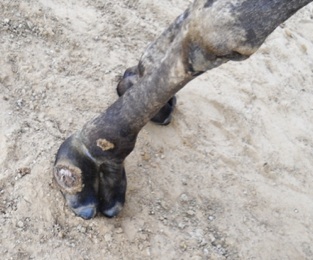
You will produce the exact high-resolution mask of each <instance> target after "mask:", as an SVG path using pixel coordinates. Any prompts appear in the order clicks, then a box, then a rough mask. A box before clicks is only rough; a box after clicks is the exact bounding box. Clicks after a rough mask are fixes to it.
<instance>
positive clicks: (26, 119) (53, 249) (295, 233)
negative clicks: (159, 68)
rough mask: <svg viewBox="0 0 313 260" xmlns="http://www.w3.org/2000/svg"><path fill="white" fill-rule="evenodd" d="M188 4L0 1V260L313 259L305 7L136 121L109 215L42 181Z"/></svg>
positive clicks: (312, 75) (312, 95)
mask: <svg viewBox="0 0 313 260" xmlns="http://www.w3.org/2000/svg"><path fill="white" fill-rule="evenodd" d="M188 4H189V2H188V1H183V0H180V1H179V0H158V1H156V0H142V1H138V0H122V1H100V0H95V1H94V0H87V1H81V0H76V1H74V0H70V1H65V0H55V1H45V0H39V1H33V0H29V1H10V0H2V1H1V2H0V106H1V110H0V118H1V121H0V123H1V124H0V243H1V246H0V259H193V260H195V259H313V228H312V222H313V206H312V201H313V189H312V186H313V174H312V169H313V138H312V133H313V111H312V110H313V5H310V6H307V7H306V8H305V9H303V10H301V12H299V13H297V14H296V15H295V16H294V17H293V18H292V19H290V20H289V21H288V22H286V23H285V24H283V25H282V26H280V27H279V28H278V29H277V30H276V31H275V32H274V33H273V34H272V35H271V36H270V37H269V38H268V39H267V41H266V43H265V44H264V45H263V46H262V48H261V49H260V50H259V51H258V52H257V53H256V54H255V55H253V57H251V58H250V59H249V60H248V61H244V62H242V63H238V62H237V63H235V62H231V63H228V64H226V65H223V66H222V67H220V68H218V69H215V70H212V71H210V72H207V73H205V75H202V76H201V77H200V78H198V79H196V80H194V81H193V82H191V83H190V84H189V85H188V86H186V87H185V88H184V89H183V90H182V91H181V92H179V93H178V104H177V109H176V111H175V113H174V119H173V122H172V123H171V125H169V126H167V127H161V126H156V125H153V124H152V123H149V124H148V125H147V126H146V127H145V128H144V129H143V130H142V132H141V133H140V136H139V138H138V143H137V146H136V148H135V150H134V151H133V153H132V154H131V155H130V156H129V157H128V158H127V161H126V170H127V174H128V191H127V203H126V205H125V208H124V209H123V211H122V213H121V214H120V215H119V216H118V217H117V218H114V219H107V218H105V217H102V216H97V217H96V218H95V219H92V220H89V221H84V220H82V219H80V218H78V217H76V216H74V214H73V213H72V212H71V211H70V210H69V209H68V208H67V207H66V205H65V204H64V201H63V198H62V196H61V194H60V192H59V191H58V190H57V189H56V187H55V186H54V185H53V182H52V164H53V161H54V156H55V153H56V151H57V149H58V147H59V145H60V144H61V143H62V141H63V140H64V139H65V138H66V137H68V136H69V135H70V134H71V133H73V132H74V131H75V130H77V129H79V128H81V127H82V125H83V124H84V123H85V122H86V121H88V120H89V119H91V118H93V117H94V116H96V115H97V114H98V113H99V112H100V111H103V110H104V109H106V108H107V107H108V106H109V105H110V104H111V103H112V102H114V100H116V99H117V94H116V92H115V87H116V83H117V80H118V77H119V76H120V75H121V74H122V73H123V71H124V70H125V69H126V68H127V67H129V66H132V65H134V64H136V62H137V61H138V59H139V57H140V55H141V53H142V51H143V50H144V48H145V46H146V45H147V44H148V43H149V42H150V41H152V40H153V39H155V38H156V37H157V35H158V34H159V33H161V32H162V31H163V29H164V28H166V27H167V26H168V25H169V23H170V22H171V21H172V20H173V19H174V18H175V17H176V16H177V15H179V14H180V13H181V12H182V11H183V10H184V9H185V8H186V7H187V5H188Z"/></svg>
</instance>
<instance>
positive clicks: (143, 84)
mask: <svg viewBox="0 0 313 260" xmlns="http://www.w3.org/2000/svg"><path fill="white" fill-rule="evenodd" d="M310 2H312V0H196V1H195V2H194V3H192V4H191V5H190V6H189V8H188V9H187V10H186V11H185V12H184V13H183V14H181V15H180V16H179V17H177V18H176V20H175V21H174V22H173V23H172V24H171V25H170V26H169V27H168V28H167V29H166V30H165V31H164V32H163V33H162V34H161V35H160V37H159V38H157V39H156V40H155V41H154V42H153V43H152V44H150V45H149V46H148V47H147V48H146V50H145V51H144V53H143V55H142V57H141V59H140V61H139V63H138V65H137V66H136V67H135V71H136V73H134V74H133V75H127V74H126V76H124V78H123V79H122V81H121V82H120V84H122V85H123V84H124V88H125V89H124V90H125V91H122V92H123V93H120V94H121V96H120V97H119V98H118V99H117V100H116V101H115V102H114V103H113V104H112V105H111V106H110V107H109V108H107V110H105V111H104V112H103V113H101V114H100V115H99V116H98V117H96V118H95V119H93V120H91V121H89V122H87V123H86V124H85V125H84V126H83V128H82V129H81V130H80V131H78V132H76V133H74V134H73V135H72V136H70V137H69V138H68V139H66V140H65V141H64V142H63V143H62V145H61V146H60V148H59V150H58V152H57V155H56V160H55V165H54V169H53V174H54V179H55V181H56V183H57V184H58V186H59V188H60V190H61V191H62V193H63V195H64V197H65V200H66V201H67V204H68V206H69V207H70V208H71V209H72V210H73V211H74V212H75V214H77V215H78V216H80V217H82V218H84V219H90V218H93V217H94V216H95V215H96V213H97V212H98V211H99V212H101V213H102V214H104V215H105V216H107V217H114V216H116V215H117V214H118V213H119V212H120V210H121V209H122V207H123V205H124V202H125V192H126V174H125V169H124V164H123V162H124V160H125V158H126V157H127V156H128V155H129V153H130V152H131V151H132V150H133V148H134V146H135V143H136V138H137V135H138V133H139V131H140V130H141V129H142V127H143V126H144V125H145V124H146V123H147V122H148V121H149V120H150V119H152V118H154V117H155V116H157V114H158V113H160V112H161V109H162V108H163V107H164V106H166V105H167V104H169V102H170V101H171V99H172V98H173V97H174V95H175V93H176V92H177V91H179V90H180V89H181V88H183V87H184V86H185V85H186V84H187V83H188V82H189V81H191V80H192V79H194V78H196V77H197V76H198V75H200V74H202V73H204V72H205V71H207V70H210V69H213V68H215V67H218V66H220V65H222V64H223V63H225V62H227V61H229V60H232V61H241V60H245V59H247V58H249V57H250V56H251V55H252V54H253V53H255V52H256V50H257V49H258V48H259V47H260V46H261V45H262V43H263V42H264V40H265V39H266V37H267V36H268V35H269V34H271V33H272V32H273V30H274V29H275V28H276V27H277V26H279V25H280V24H281V23H282V22H284V21H285V20H287V19H288V18H289V17H291V16H292V15H293V14H294V13H295V12H297V11H298V10H299V9H301V8H302V7H304V6H305V5H307V4H309V3H310ZM129 76H131V77H133V78H132V79H130V78H129ZM129 82H130V83H131V86H130V85H129ZM174 105H175V104H174ZM168 114H169V116H170V114H171V111H170V113H168Z"/></svg>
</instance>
